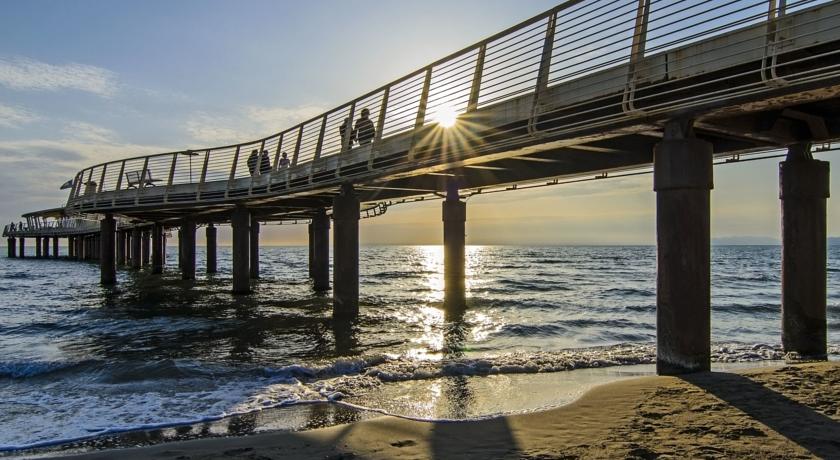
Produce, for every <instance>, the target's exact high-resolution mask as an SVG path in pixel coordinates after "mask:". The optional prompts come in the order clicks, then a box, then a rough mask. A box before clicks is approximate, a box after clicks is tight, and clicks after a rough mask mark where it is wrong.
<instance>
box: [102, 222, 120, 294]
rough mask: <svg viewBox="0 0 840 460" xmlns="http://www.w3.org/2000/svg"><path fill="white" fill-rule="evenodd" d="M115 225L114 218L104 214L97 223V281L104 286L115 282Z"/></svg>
mask: <svg viewBox="0 0 840 460" xmlns="http://www.w3.org/2000/svg"><path fill="white" fill-rule="evenodd" d="M116 230H117V223H116V222H115V221H114V216H113V215H111V214H106V215H105V217H103V218H102V220H101V221H99V242H100V245H99V281H100V282H101V283H102V284H105V285H111V284H114V283H116V282H117V260H116V257H115V253H114V252H115V249H116V246H115V244H114V240H115V236H116Z"/></svg>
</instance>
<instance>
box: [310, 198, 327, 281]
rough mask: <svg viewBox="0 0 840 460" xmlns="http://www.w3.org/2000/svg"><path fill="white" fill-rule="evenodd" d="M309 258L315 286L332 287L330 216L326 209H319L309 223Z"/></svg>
mask: <svg viewBox="0 0 840 460" xmlns="http://www.w3.org/2000/svg"><path fill="white" fill-rule="evenodd" d="M309 259H310V276H311V277H312V280H313V288H314V289H315V290H316V291H326V290H327V289H329V288H330V218H329V217H327V211H326V210H325V209H319V210H318V213H317V214H316V215H315V217H314V218H313V219H312V223H311V224H309Z"/></svg>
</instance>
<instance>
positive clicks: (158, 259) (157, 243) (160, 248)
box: [152, 222, 166, 274]
mask: <svg viewBox="0 0 840 460" xmlns="http://www.w3.org/2000/svg"><path fill="white" fill-rule="evenodd" d="M165 253H166V246H165V245H164V242H163V224H161V223H157V222H156V223H155V224H154V225H153V226H152V273H154V274H161V273H163V261H164V255H165Z"/></svg>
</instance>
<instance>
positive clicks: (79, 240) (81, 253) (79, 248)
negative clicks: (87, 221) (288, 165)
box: [74, 235, 85, 260]
mask: <svg viewBox="0 0 840 460" xmlns="http://www.w3.org/2000/svg"><path fill="white" fill-rule="evenodd" d="M75 243H76V250H75V252H74V253H75V254H76V260H85V237H84V235H81V236H77V237H76V241H75Z"/></svg>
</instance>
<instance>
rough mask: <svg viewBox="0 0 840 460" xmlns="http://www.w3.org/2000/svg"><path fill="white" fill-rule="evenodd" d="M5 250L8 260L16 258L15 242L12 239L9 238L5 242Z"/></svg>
mask: <svg viewBox="0 0 840 460" xmlns="http://www.w3.org/2000/svg"><path fill="white" fill-rule="evenodd" d="M6 250H7V251H8V257H9V258H10V259H14V258H15V257H17V241H15V239H14V237H9V238H8V239H7V240H6Z"/></svg>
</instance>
